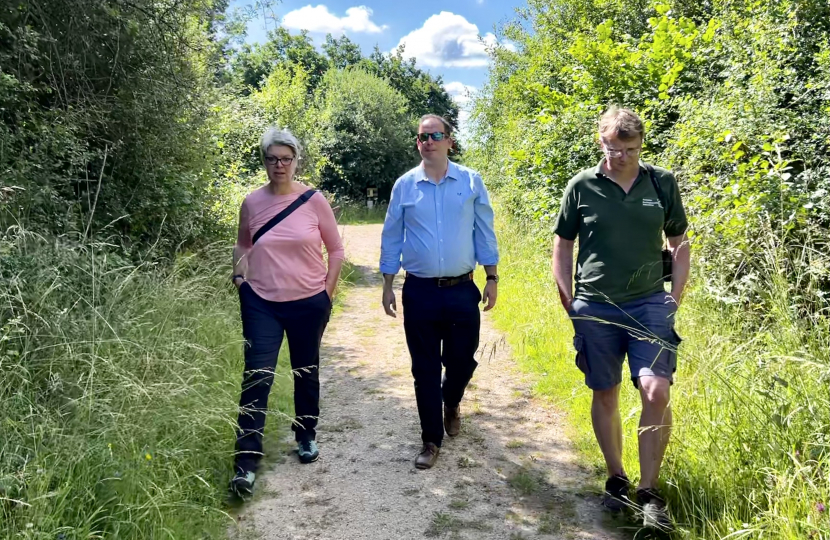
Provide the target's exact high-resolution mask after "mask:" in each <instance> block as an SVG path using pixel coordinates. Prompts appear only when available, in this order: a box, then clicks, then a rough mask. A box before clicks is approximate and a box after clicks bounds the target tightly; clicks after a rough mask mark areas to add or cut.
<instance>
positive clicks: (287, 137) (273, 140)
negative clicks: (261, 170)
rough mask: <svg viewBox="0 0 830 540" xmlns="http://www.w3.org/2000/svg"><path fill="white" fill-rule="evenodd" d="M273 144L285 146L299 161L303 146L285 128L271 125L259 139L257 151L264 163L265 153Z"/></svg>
mask: <svg viewBox="0 0 830 540" xmlns="http://www.w3.org/2000/svg"><path fill="white" fill-rule="evenodd" d="M274 145H277V146H287V147H288V148H290V149H291V151H292V152H294V157H295V158H297V160H298V161H299V159H300V154H301V152H302V151H303V147H302V145H301V144H300V141H298V140H297V137H295V136H294V134H293V133H291V132H290V131H288V130H287V129H277V128H275V127H271V128H268V129H267V130H266V131H265V133H263V134H262V139H260V141H259V153H260V155H261V157H262V162H263V163H265V153H266V152H268V149H269V148H271V147H272V146H274Z"/></svg>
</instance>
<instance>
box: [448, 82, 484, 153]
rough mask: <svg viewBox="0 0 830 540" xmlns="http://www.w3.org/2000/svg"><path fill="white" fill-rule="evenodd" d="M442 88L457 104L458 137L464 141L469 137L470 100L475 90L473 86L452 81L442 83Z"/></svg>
mask: <svg viewBox="0 0 830 540" xmlns="http://www.w3.org/2000/svg"><path fill="white" fill-rule="evenodd" d="M444 90H446V91H447V93H448V94H449V95H450V97H451V98H452V99H453V101H455V103H456V104H457V105H458V130H457V131H458V138H459V139H461V141H462V143H463V142H466V141H467V140H468V139H469V137H470V133H469V129H468V125H469V122H470V105H471V103H470V101H471V100H472V98H473V95H474V94H475V92H476V90H477V89H476V87H475V86H470V85H467V84H464V83H462V82H458V81H454V82H449V83H446V84H445V85H444Z"/></svg>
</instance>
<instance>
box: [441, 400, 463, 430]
mask: <svg viewBox="0 0 830 540" xmlns="http://www.w3.org/2000/svg"><path fill="white" fill-rule="evenodd" d="M444 431H446V432H447V435H449V436H450V437H455V436H456V435H458V433H459V432H460V431H461V405H456V406H455V407H447V406H446V405H444Z"/></svg>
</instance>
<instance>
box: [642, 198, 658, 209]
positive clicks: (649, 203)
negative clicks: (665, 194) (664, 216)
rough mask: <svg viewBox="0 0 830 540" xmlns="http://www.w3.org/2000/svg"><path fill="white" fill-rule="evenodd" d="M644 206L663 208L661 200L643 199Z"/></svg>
mask: <svg viewBox="0 0 830 540" xmlns="http://www.w3.org/2000/svg"><path fill="white" fill-rule="evenodd" d="M643 206H650V207H655V208H663V205H662V204H660V199H643Z"/></svg>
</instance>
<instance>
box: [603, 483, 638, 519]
mask: <svg viewBox="0 0 830 540" xmlns="http://www.w3.org/2000/svg"><path fill="white" fill-rule="evenodd" d="M630 485H631V482H630V481H629V480H628V477H626V476H623V475H619V474H615V475H614V476H612V477H611V478H609V479H608V480H606V481H605V493H604V495H603V497H602V505H603V506H604V507H606V508H607V509H609V510H611V511H612V512H621V511H622V510H623V509H624V508H626V507H628V506H631V499H629V497H628V488H629V486H630Z"/></svg>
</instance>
